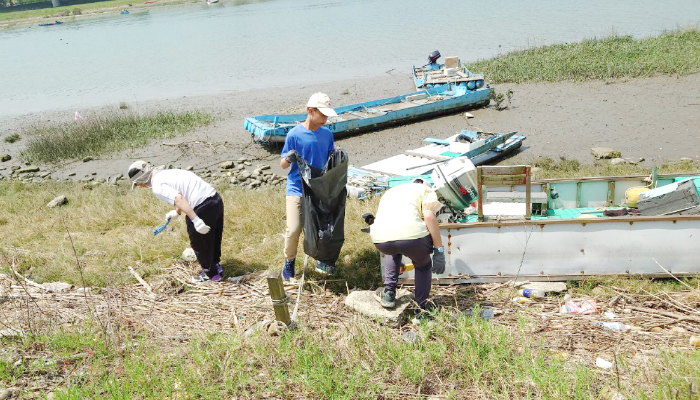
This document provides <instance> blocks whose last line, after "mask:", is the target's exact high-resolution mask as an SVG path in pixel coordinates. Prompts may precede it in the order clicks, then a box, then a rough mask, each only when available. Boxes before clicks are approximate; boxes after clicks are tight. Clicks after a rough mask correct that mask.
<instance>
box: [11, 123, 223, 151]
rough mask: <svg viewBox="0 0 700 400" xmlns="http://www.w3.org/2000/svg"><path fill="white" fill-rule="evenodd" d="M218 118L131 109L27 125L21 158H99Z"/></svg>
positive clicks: (179, 132)
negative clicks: (133, 110)
mask: <svg viewBox="0 0 700 400" xmlns="http://www.w3.org/2000/svg"><path fill="white" fill-rule="evenodd" d="M213 120H214V118H213V117H212V116H211V115H209V114H207V113H205V112H202V111H197V110H195V111H186V112H174V111H160V112H157V113H154V114H144V115H139V114H136V113H132V112H128V111H116V112H113V113H105V114H97V115H90V116H86V117H85V118H84V119H82V120H77V121H74V122H67V123H53V124H46V123H43V124H35V125H31V126H28V127H26V128H24V132H23V135H22V136H24V137H26V138H27V146H26V148H25V149H24V150H23V151H22V153H21V154H20V157H21V158H23V159H25V160H27V161H29V162H35V163H50V162H56V161H61V160H65V159H69V158H83V157H87V156H91V157H95V156H99V155H102V154H106V153H111V152H116V151H120V150H126V149H129V148H135V147H141V146H144V145H145V144H146V143H148V141H149V140H150V139H155V138H171V137H174V136H176V135H179V134H182V133H185V132H187V131H189V130H192V129H194V128H197V127H199V126H202V125H206V124H209V123H211V122H212V121H213Z"/></svg>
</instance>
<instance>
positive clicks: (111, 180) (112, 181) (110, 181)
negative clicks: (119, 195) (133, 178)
mask: <svg viewBox="0 0 700 400" xmlns="http://www.w3.org/2000/svg"><path fill="white" fill-rule="evenodd" d="M122 178H124V175H122V174H116V175H112V176H110V177H109V179H108V180H107V183H108V184H110V185H112V186H116V185H117V184H118V183H119V181H120V180H122Z"/></svg>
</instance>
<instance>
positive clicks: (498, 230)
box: [382, 174, 700, 284]
mask: <svg viewBox="0 0 700 400" xmlns="http://www.w3.org/2000/svg"><path fill="white" fill-rule="evenodd" d="M689 176H690V177H693V178H699V179H700V175H699V174H667V175H660V176H658V177H655V179H653V182H652V183H651V184H650V183H649V182H648V177H645V176H629V177H591V178H575V179H545V180H540V181H533V182H532V184H531V190H532V192H533V193H535V192H544V193H547V194H548V207H547V208H548V209H547V215H546V216H536V215H533V216H532V219H530V220H525V219H514V220H512V219H499V217H495V218H492V219H491V220H487V221H485V222H476V221H475V217H476V216H470V217H473V218H470V219H469V222H462V223H443V224H441V225H440V231H441V234H442V237H443V242H444V244H445V252H446V260H447V267H446V270H445V273H444V274H441V275H438V276H435V278H436V279H437V281H438V282H440V283H477V282H498V281H507V280H513V279H518V280H532V281H547V280H569V279H571V280H576V279H584V278H586V277H590V276H593V275H595V276H605V275H616V276H639V275H643V276H669V274H673V275H674V276H684V275H694V274H698V273H700V263H699V262H698V260H699V259H700V246H698V240H699V239H700V214H695V215H663V216H620V217H605V216H603V210H602V208H603V207H608V208H615V206H616V205H619V204H622V203H624V202H625V192H626V191H627V190H628V189H630V188H633V187H639V186H650V185H658V186H663V185H667V184H670V183H673V182H675V181H678V180H679V179H681V177H689ZM645 179H646V180H645ZM488 189H489V190H495V191H502V192H503V191H505V192H510V191H515V192H523V191H524V190H525V186H524V185H518V186H512V187H511V186H507V187H497V188H488ZM382 264H383V260H382ZM400 282H402V283H409V284H410V283H413V272H412V271H409V272H407V273H405V274H404V275H401V277H400Z"/></svg>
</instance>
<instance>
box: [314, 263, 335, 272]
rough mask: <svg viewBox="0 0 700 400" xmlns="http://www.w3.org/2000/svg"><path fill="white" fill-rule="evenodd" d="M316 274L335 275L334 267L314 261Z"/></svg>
mask: <svg viewBox="0 0 700 400" xmlns="http://www.w3.org/2000/svg"><path fill="white" fill-rule="evenodd" d="M316 272H318V273H319V274H323V275H333V274H335V267H334V266H332V265H330V264H326V263H324V262H321V261H316Z"/></svg>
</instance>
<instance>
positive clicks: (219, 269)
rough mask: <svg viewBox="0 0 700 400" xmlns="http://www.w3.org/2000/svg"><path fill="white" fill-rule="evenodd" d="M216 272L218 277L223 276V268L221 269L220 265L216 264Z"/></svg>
mask: <svg viewBox="0 0 700 400" xmlns="http://www.w3.org/2000/svg"><path fill="white" fill-rule="evenodd" d="M216 272H218V275H223V274H224V267H222V266H221V265H220V264H216Z"/></svg>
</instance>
